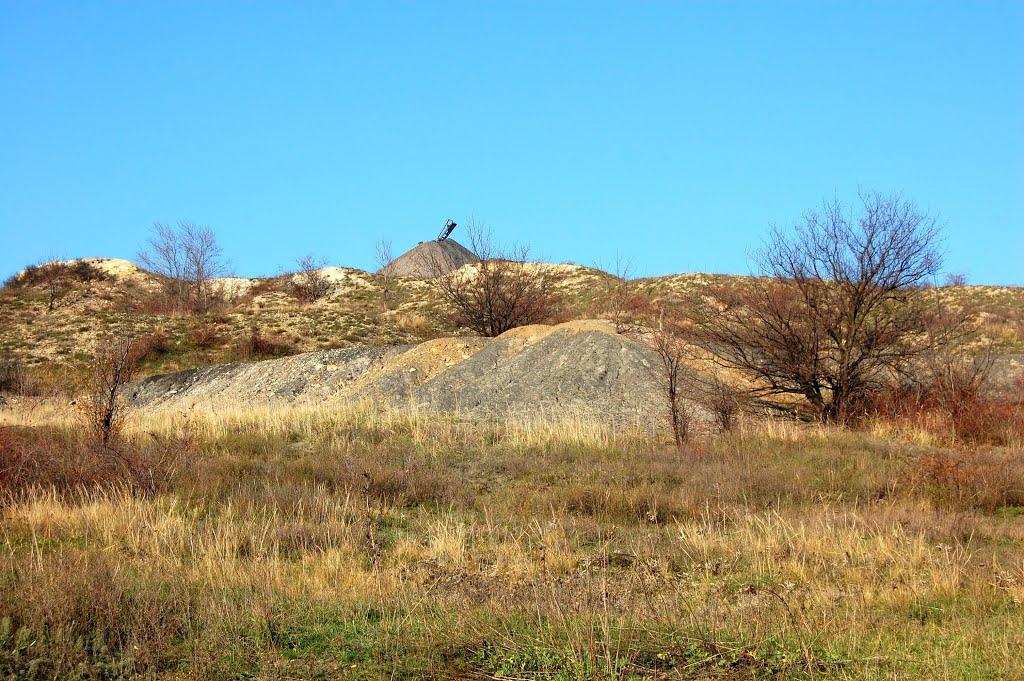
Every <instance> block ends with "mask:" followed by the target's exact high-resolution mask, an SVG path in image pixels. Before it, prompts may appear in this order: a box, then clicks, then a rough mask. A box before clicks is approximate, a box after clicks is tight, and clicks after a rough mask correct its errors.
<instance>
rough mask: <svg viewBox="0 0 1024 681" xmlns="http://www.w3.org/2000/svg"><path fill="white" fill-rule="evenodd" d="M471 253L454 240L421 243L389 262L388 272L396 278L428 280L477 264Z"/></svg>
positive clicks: (477, 259)
mask: <svg viewBox="0 0 1024 681" xmlns="http://www.w3.org/2000/svg"><path fill="white" fill-rule="evenodd" d="M479 261H480V258H478V257H476V254H475V253H473V251H471V250H469V249H468V248H466V247H465V246H463V245H462V244H460V243H459V242H458V241H456V240H455V239H445V240H444V241H436V240H435V241H423V242H421V243H420V244H418V245H416V246H414V247H413V248H411V249H409V250H408V251H407V252H405V253H403V254H402V255H400V256H398V257H397V258H395V259H394V260H393V261H391V264H389V265H388V266H387V269H388V271H389V272H390V273H391V274H392V275H394V276H396V277H409V278H412V279H430V278H432V277H436V276H439V275H442V274H447V273H448V272H452V271H454V270H457V269H459V268H460V267H462V266H463V265H468V264H469V263H474V262H479Z"/></svg>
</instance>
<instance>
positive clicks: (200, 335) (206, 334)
mask: <svg viewBox="0 0 1024 681" xmlns="http://www.w3.org/2000/svg"><path fill="white" fill-rule="evenodd" d="M188 338H189V341H191V343H192V345H194V346H195V347H197V348H199V349H201V350H209V349H210V348H214V347H216V346H217V344H218V343H220V333H219V332H218V330H217V325H216V324H214V323H212V322H209V321H203V322H200V323H197V324H193V325H192V326H191V327H189V330H188Z"/></svg>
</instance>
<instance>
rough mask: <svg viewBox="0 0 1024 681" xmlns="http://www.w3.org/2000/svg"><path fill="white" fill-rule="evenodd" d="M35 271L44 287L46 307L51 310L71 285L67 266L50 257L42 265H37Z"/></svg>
mask: <svg viewBox="0 0 1024 681" xmlns="http://www.w3.org/2000/svg"><path fill="white" fill-rule="evenodd" d="M36 272H37V274H38V278H39V281H40V282H41V283H42V284H43V285H44V286H45V287H46V293H47V306H46V309H47V310H49V311H50V312H53V311H54V310H55V309H56V308H57V303H58V302H59V301H60V300H61V298H63V297H64V296H65V295H66V294H67V292H68V290H69V288H70V286H71V281H70V278H69V276H68V267H67V265H65V264H64V263H62V262H59V261H58V260H56V259H54V258H51V259H50V260H47V261H46V262H44V263H43V264H42V265H39V267H38V268H37V270H36Z"/></svg>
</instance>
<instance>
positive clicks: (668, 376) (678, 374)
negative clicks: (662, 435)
mask: <svg viewBox="0 0 1024 681" xmlns="http://www.w3.org/2000/svg"><path fill="white" fill-rule="evenodd" d="M653 313H654V317H655V319H654V324H653V326H652V327H651V328H650V329H649V331H648V332H647V339H648V341H649V343H650V345H651V347H652V348H654V351H655V352H656V353H657V354H658V358H659V359H660V360H661V366H660V369H661V371H660V372H659V376H660V378H661V379H662V382H663V385H664V388H665V396H666V399H667V405H668V411H669V420H670V423H671V425H672V437H673V440H674V441H675V443H676V446H677V447H682V445H683V443H684V442H686V440H687V439H688V438H689V436H690V425H691V423H692V421H693V412H692V410H691V409H690V406H689V404H688V403H687V402H686V400H685V399H684V398H683V394H684V392H686V386H687V385H688V383H690V381H691V379H692V376H691V372H690V369H689V368H688V367H687V364H686V363H687V361H688V360H689V359H691V358H692V356H693V350H692V346H691V345H690V344H689V343H688V341H687V329H686V322H685V320H683V319H682V318H681V317H680V316H679V315H678V314H677V313H675V312H674V311H673V310H672V309H671V308H666V306H665V305H664V304H657V305H656V306H655V307H654V310H653Z"/></svg>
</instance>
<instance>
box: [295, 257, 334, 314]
mask: <svg viewBox="0 0 1024 681" xmlns="http://www.w3.org/2000/svg"><path fill="white" fill-rule="evenodd" d="M296 264H297V265H298V270H297V271H296V273H295V274H296V277H297V281H296V282H295V284H294V286H295V294H296V296H298V298H299V299H300V300H303V301H305V302H307V303H312V302H315V301H317V300H320V299H321V298H323V297H324V296H326V295H327V294H328V293H330V292H331V282H330V280H328V279H327V277H325V276H324V273H323V272H322V270H323V268H324V267H325V266H326V264H327V261H326V260H324V259H322V258H316V257H314V256H313V255H307V256H304V257H302V258H299V259H298V260H297V261H296Z"/></svg>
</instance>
